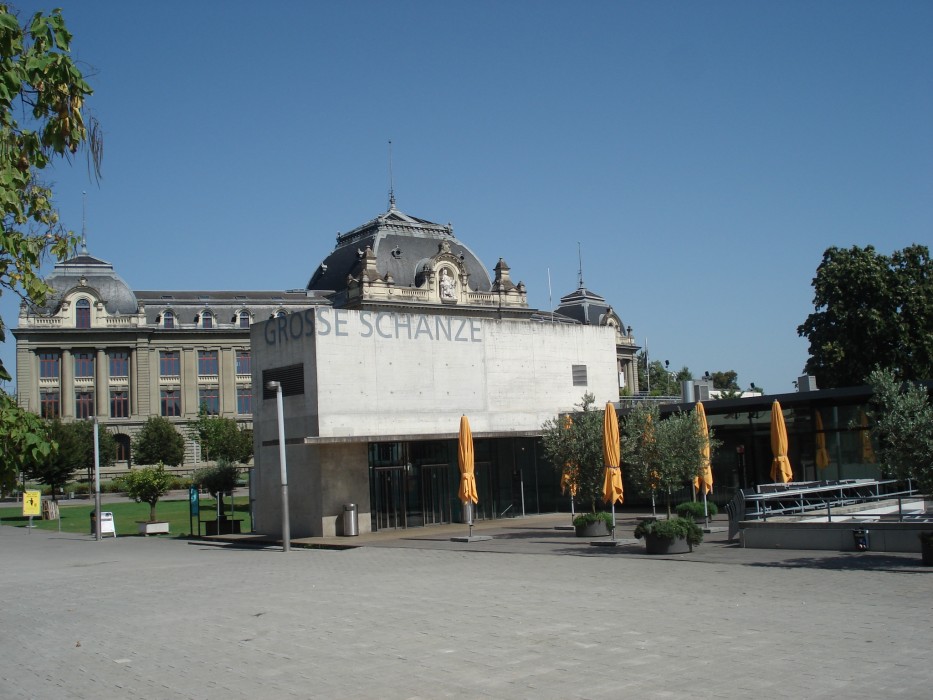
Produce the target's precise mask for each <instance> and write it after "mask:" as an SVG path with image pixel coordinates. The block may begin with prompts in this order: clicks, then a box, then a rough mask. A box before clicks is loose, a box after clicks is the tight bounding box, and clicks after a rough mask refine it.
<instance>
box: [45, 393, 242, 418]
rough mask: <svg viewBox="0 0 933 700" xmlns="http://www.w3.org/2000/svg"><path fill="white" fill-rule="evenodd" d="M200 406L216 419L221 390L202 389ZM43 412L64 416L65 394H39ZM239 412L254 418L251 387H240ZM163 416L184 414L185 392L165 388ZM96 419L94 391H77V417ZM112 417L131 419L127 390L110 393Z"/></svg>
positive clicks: (199, 399) (47, 416) (49, 414)
mask: <svg viewBox="0 0 933 700" xmlns="http://www.w3.org/2000/svg"><path fill="white" fill-rule="evenodd" d="M198 405H199V406H205V407H206V409H207V413H208V414H209V415H212V416H216V415H217V414H219V413H220V394H219V392H218V390H217V387H202V388H200V389H199V390H198ZM39 412H40V415H41V416H42V417H43V418H60V417H61V394H60V393H59V392H58V391H42V392H40V394H39ZM236 412H237V414H238V415H250V414H252V412H253V390H252V388H251V387H248V386H241V387H237V390H236ZM160 413H161V414H162V415H163V416H166V417H172V416H180V415H181V391H180V390H179V389H163V390H162V392H161V394H160ZM93 417H94V392H93V391H77V392H75V418H93ZM110 417H111V418H129V417H130V395H129V392H128V391H125V390H112V391H111V392H110Z"/></svg>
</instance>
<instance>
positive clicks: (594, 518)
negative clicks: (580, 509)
mask: <svg viewBox="0 0 933 700" xmlns="http://www.w3.org/2000/svg"><path fill="white" fill-rule="evenodd" d="M600 520H602V521H603V522H604V523H606V527H607V528H609V529H610V530H611V529H612V515H610V514H609V513H602V512H599V513H580V515H578V516H577V517H575V518H574V519H573V524H574V527H585V526H587V525H592V524H593V523H597V522H599V521H600Z"/></svg>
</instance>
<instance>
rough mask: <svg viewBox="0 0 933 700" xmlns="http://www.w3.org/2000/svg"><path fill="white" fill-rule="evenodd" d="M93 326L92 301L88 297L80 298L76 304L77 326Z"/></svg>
mask: <svg viewBox="0 0 933 700" xmlns="http://www.w3.org/2000/svg"><path fill="white" fill-rule="evenodd" d="M90 327H91V302H89V301H88V300H87V299H78V303H77V304H75V328H90Z"/></svg>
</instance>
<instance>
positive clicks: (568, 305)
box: [555, 280, 622, 328]
mask: <svg viewBox="0 0 933 700" xmlns="http://www.w3.org/2000/svg"><path fill="white" fill-rule="evenodd" d="M555 313H558V314H560V315H561V316H566V317H567V318H572V319H574V320H575V321H577V322H579V323H583V324H585V325H591V326H605V325H614V324H617V325H618V326H619V327H620V328H621V327H622V320H621V319H620V318H619V317H618V315H617V314H616V313H615V312H614V311H613V310H612V307H611V306H610V305H609V304H607V303H606V300H605V299H604V298H603V297H601V296H600V295H599V294H597V293H596V292H591V291H590V290H589V289H587V288H586V287H584V286H583V283H582V280H581V283H580V287H579V288H577V289H576V290H575V291H573V292H571V293H570V294H567V295H565V296H562V297H561V298H560V305H559V306H558V307H557V309H556V311H555ZM612 321H614V324H613V323H612Z"/></svg>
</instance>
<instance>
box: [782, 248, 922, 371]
mask: <svg viewBox="0 0 933 700" xmlns="http://www.w3.org/2000/svg"><path fill="white" fill-rule="evenodd" d="M813 289H814V292H815V293H814V298H813V304H814V307H815V311H814V312H813V313H811V314H810V315H809V316H808V317H807V319H806V321H804V323H803V324H801V325H800V326H799V327H798V328H797V334H798V335H800V336H803V337H806V338H807V339H808V340H809V341H810V350H809V352H810V357H809V358H808V359H807V363H806V366H805V368H804V369H805V371H806V372H807V373H808V374H811V375H813V376H815V377H816V381H817V384H818V385H819V386H820V387H823V388H832V387H840V386H853V385H859V384H864V383H865V381H866V380H867V377H868V375H869V373H871V371H872V370H873V369H875V368H882V369H891V370H892V371H893V372H894V374H895V376H896V377H897V378H898V379H901V380H904V381H916V380H922V379H931V378H933V263H931V261H930V253H929V250H928V249H927V247H926V246H922V245H912V246H909V247H907V248H904V249H903V250H900V251H895V252H894V253H893V254H892V255H890V256H886V255H881V254H879V253H877V252H876V251H875V249H874V247H873V246H870V245H869V246H866V247H865V248H860V247H858V246H852V247H851V248H849V249H842V248H836V247H832V248H828V249H827V250H826V251H825V252H824V253H823V261H822V262H821V263H820V266H819V267H818V268H817V271H816V277H814V279H813Z"/></svg>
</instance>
